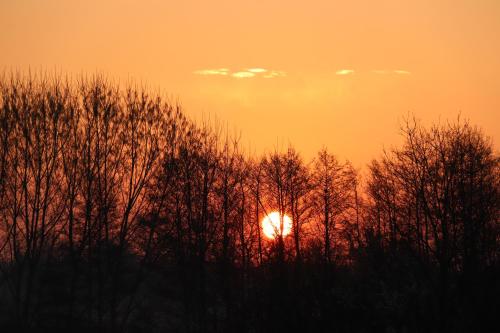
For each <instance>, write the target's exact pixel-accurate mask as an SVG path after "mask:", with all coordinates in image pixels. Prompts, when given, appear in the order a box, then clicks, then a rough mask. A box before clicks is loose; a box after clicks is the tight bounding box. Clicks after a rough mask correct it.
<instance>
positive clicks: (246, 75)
mask: <svg viewBox="0 0 500 333" xmlns="http://www.w3.org/2000/svg"><path fill="white" fill-rule="evenodd" d="M231 76H232V77H235V78H238V79H244V78H249V77H254V76H255V73H252V72H247V71H242V72H235V73H233V74H231Z"/></svg>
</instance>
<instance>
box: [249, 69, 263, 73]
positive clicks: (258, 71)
mask: <svg viewBox="0 0 500 333" xmlns="http://www.w3.org/2000/svg"><path fill="white" fill-rule="evenodd" d="M247 72H250V73H265V72H267V69H265V68H248V69H247Z"/></svg>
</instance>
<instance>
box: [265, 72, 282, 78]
mask: <svg viewBox="0 0 500 333" xmlns="http://www.w3.org/2000/svg"><path fill="white" fill-rule="evenodd" d="M280 76H281V77H283V76H286V73H285V72H283V71H269V73H266V75H264V76H263V77H264V78H265V79H273V78H275V77H280Z"/></svg>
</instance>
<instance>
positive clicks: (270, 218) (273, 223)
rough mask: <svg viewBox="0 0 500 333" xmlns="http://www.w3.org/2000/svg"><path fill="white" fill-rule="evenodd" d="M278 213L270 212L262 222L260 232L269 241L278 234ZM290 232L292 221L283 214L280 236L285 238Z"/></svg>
mask: <svg viewBox="0 0 500 333" xmlns="http://www.w3.org/2000/svg"><path fill="white" fill-rule="evenodd" d="M280 224H281V223H280V213H279V212H272V213H270V214H269V215H267V216H266V217H264V219H263V220H262V231H263V232H264V235H266V237H267V238H269V239H274V238H276V236H277V235H279V234H280ZM291 231H292V219H291V218H290V217H289V216H288V215H286V214H284V215H283V230H282V233H281V234H282V235H283V236H286V235H288V234H289V233H290V232H291Z"/></svg>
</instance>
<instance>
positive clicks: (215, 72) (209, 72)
mask: <svg viewBox="0 0 500 333" xmlns="http://www.w3.org/2000/svg"><path fill="white" fill-rule="evenodd" d="M193 73H194V74H197V75H228V74H229V69H227V68H218V69H200V70H197V71H194V72H193Z"/></svg>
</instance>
